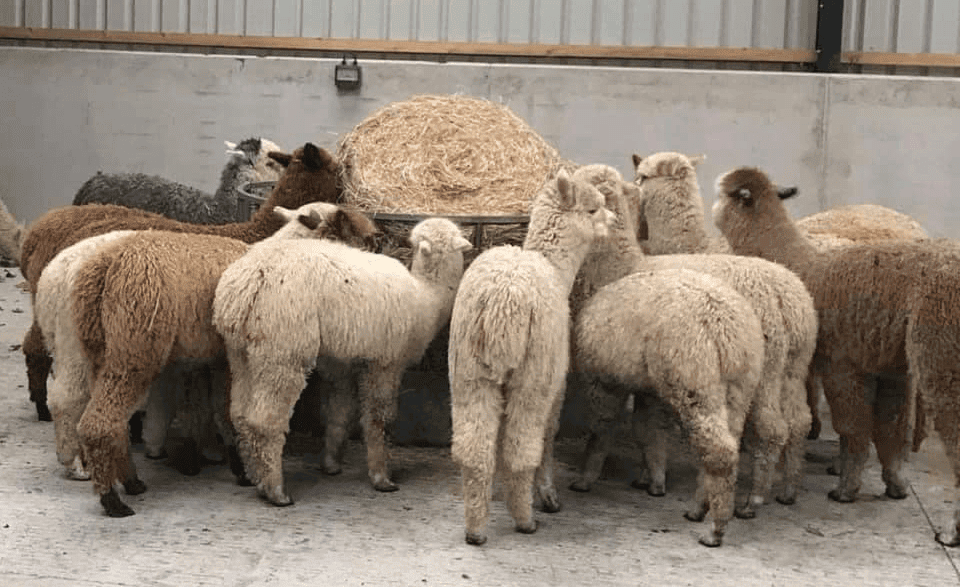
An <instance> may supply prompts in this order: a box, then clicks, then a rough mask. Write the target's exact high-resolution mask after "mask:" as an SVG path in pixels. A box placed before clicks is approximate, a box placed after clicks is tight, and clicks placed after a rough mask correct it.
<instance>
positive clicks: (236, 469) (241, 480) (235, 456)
mask: <svg viewBox="0 0 960 587" xmlns="http://www.w3.org/2000/svg"><path fill="white" fill-rule="evenodd" d="M227 463H228V464H229V465H230V472H231V473H233V476H234V477H236V479H237V485H239V486H240V487H250V486H251V485H253V481H251V480H250V478H249V477H247V470H246V469H245V468H244V467H243V460H242V459H241V458H240V453H239V452H237V447H236V446H235V445H231V446H228V447H227Z"/></svg>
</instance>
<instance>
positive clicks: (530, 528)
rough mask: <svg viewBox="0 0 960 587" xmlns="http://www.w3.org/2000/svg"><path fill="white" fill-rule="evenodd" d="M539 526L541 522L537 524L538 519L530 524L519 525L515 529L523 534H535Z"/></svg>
mask: <svg viewBox="0 0 960 587" xmlns="http://www.w3.org/2000/svg"><path fill="white" fill-rule="evenodd" d="M538 526H539V524H537V522H536V521H533V522H531V523H530V524H528V525H524V526H521V525H518V526H517V527H516V528H515V530H516V531H517V532H519V533H521V534H533V533H534V532H536V531H537V527H538Z"/></svg>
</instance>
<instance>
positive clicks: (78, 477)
mask: <svg viewBox="0 0 960 587" xmlns="http://www.w3.org/2000/svg"><path fill="white" fill-rule="evenodd" d="M67 479H71V480H73V481H89V480H90V472H89V471H87V470H86V469H85V468H84V466H83V461H82V460H80V457H79V456H77V457H74V458H73V462H72V463H71V464H70V466H69V467H67Z"/></svg>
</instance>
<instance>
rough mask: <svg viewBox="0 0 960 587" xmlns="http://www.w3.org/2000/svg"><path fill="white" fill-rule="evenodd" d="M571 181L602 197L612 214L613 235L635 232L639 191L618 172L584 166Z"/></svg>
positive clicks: (607, 166)
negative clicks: (591, 187) (580, 182)
mask: <svg viewBox="0 0 960 587" xmlns="http://www.w3.org/2000/svg"><path fill="white" fill-rule="evenodd" d="M573 179H574V180H578V181H583V182H586V183H588V184H590V185H592V186H594V187H595V188H597V191H599V192H600V193H601V194H602V195H603V199H604V206H605V207H606V208H607V210H609V211H610V212H611V213H612V214H613V219H612V220H611V223H610V229H611V230H612V231H613V232H614V233H624V234H627V233H629V232H634V233H635V232H636V228H635V226H634V225H635V219H636V217H637V208H636V207H637V205H638V203H639V197H640V190H639V189H638V188H637V186H635V185H633V184H631V183H629V182H627V181H624V179H623V176H622V175H620V172H619V171H617V170H616V169H614V168H613V167H611V166H610V165H604V164H601V163H597V164H592V165H584V166H582V167H580V168H579V169H577V170H576V171H575V172H574V174H573Z"/></svg>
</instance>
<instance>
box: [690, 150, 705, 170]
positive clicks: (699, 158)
mask: <svg viewBox="0 0 960 587" xmlns="http://www.w3.org/2000/svg"><path fill="white" fill-rule="evenodd" d="M687 159H689V160H690V165H693V166H694V167H696V166H697V165H700V164H701V163H703V162H704V161H706V160H707V156H706V155H704V154H703V153H701V154H699V155H694V156H693V157H687Z"/></svg>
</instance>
